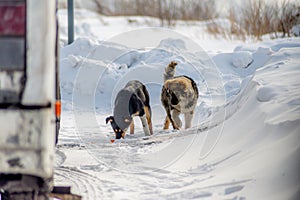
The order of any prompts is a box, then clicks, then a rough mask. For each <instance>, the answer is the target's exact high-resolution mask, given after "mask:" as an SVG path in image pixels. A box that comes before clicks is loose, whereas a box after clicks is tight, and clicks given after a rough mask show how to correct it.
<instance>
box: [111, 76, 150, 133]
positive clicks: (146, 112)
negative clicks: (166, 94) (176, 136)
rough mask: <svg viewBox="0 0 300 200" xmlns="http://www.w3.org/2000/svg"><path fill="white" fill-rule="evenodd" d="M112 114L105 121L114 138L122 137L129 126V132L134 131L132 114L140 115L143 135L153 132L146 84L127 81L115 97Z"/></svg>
mask: <svg viewBox="0 0 300 200" xmlns="http://www.w3.org/2000/svg"><path fill="white" fill-rule="evenodd" d="M113 115H114V116H110V117H107V118H106V123H108V122H110V123H111V126H112V129H113V131H114V132H115V135H116V139H120V138H124V137H125V132H126V130H127V129H128V127H129V126H130V134H133V133H134V120H133V117H134V116H139V117H140V119H141V121H142V125H143V129H144V133H145V136H149V135H152V134H153V130H152V122H151V108H150V97H149V93H148V91H147V89H146V86H145V85H143V84H142V83H141V82H140V81H137V80H133V81H129V82H128V83H127V84H126V86H125V87H124V88H123V89H122V90H120V91H119V93H118V94H117V97H116V99H115V105H114V112H113Z"/></svg>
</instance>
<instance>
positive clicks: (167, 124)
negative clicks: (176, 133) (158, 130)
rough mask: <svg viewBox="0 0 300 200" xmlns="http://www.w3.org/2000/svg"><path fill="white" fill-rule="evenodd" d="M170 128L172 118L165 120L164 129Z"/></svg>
mask: <svg viewBox="0 0 300 200" xmlns="http://www.w3.org/2000/svg"><path fill="white" fill-rule="evenodd" d="M169 126H170V118H169V117H168V116H166V119H165V124H164V129H165V130H166V129H169Z"/></svg>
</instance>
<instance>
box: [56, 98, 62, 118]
mask: <svg viewBox="0 0 300 200" xmlns="http://www.w3.org/2000/svg"><path fill="white" fill-rule="evenodd" d="M60 115H61V103H60V101H59V100H57V101H56V102H55V116H56V117H57V118H60Z"/></svg>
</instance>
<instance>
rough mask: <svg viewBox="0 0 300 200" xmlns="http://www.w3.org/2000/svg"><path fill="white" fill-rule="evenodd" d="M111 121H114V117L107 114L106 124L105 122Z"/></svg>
mask: <svg viewBox="0 0 300 200" xmlns="http://www.w3.org/2000/svg"><path fill="white" fill-rule="evenodd" d="M113 121H115V119H114V117H113V116H109V117H107V118H106V124H107V123H108V122H110V123H112V122H113Z"/></svg>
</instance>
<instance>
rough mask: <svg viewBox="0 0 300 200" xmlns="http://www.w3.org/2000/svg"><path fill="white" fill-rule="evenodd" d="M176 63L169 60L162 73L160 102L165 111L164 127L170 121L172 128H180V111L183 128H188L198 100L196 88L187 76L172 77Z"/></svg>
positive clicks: (166, 127) (167, 126)
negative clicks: (183, 119)
mask: <svg viewBox="0 0 300 200" xmlns="http://www.w3.org/2000/svg"><path fill="white" fill-rule="evenodd" d="M176 65H177V63H176V62H171V63H170V64H169V65H168V66H167V67H166V68H165V73H164V85H163V88H162V92H161V102H162V105H163V106H164V108H165V110H166V113H167V116H166V120H165V124H164V129H168V128H169V125H170V122H171V124H172V126H173V128H174V129H180V128H181V126H182V122H181V120H180V118H179V115H180V114H181V113H182V114H184V118H185V128H190V127H191V126H192V121H193V117H194V111H195V107H196V105H197V101H198V88H197V85H196V83H195V81H194V80H193V79H191V78H189V77H187V76H175V77H174V74H175V67H176Z"/></svg>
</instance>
